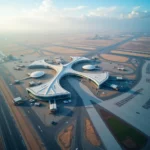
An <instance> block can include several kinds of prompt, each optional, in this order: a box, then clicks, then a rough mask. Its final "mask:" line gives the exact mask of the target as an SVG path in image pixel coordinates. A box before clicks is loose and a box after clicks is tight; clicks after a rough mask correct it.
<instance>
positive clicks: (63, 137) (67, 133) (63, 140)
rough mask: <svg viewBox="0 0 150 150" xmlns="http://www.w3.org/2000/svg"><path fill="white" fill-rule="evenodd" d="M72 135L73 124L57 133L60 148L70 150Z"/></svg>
mask: <svg viewBox="0 0 150 150" xmlns="http://www.w3.org/2000/svg"><path fill="white" fill-rule="evenodd" d="M72 135H73V125H70V126H69V127H67V128H66V129H65V130H63V131H62V132H60V134H59V135H58V143H59V144H60V146H61V148H62V150H70V148H71V141H72Z"/></svg>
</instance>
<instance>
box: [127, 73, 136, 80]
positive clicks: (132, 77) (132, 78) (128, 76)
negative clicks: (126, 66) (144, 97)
mask: <svg viewBox="0 0 150 150" xmlns="http://www.w3.org/2000/svg"><path fill="white" fill-rule="evenodd" d="M125 77H126V78H128V79H131V80H134V79H136V75H135V74H134V75H126V76H125Z"/></svg>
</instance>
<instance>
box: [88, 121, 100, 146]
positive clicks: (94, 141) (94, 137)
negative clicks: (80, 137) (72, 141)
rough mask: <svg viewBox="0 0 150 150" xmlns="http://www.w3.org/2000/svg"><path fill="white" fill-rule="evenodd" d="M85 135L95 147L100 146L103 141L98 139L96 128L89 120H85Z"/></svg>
mask: <svg viewBox="0 0 150 150" xmlns="http://www.w3.org/2000/svg"><path fill="white" fill-rule="evenodd" d="M85 135H86V138H87V140H88V141H89V142H90V143H91V144H92V145H94V146H100V145H101V141H100V140H99V138H98V137H97V135H96V133H95V131H94V128H93V126H92V124H91V121H90V120H89V119H86V120H85Z"/></svg>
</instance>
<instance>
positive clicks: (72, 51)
mask: <svg viewBox="0 0 150 150" xmlns="http://www.w3.org/2000/svg"><path fill="white" fill-rule="evenodd" d="M44 49H45V50H50V51H53V52H55V53H58V54H59V53H63V54H84V53H85V51H82V50H77V49H71V48H63V47H57V46H50V47H45V48H44Z"/></svg>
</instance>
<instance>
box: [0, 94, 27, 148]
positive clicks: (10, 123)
mask: <svg viewBox="0 0 150 150" xmlns="http://www.w3.org/2000/svg"><path fill="white" fill-rule="evenodd" d="M0 131H1V134H2V136H3V137H2V139H3V144H4V148H5V149H6V150H26V149H27V148H26V146H25V144H24V141H23V139H22V137H21V134H20V132H19V130H18V128H17V126H16V123H15V121H14V119H13V117H12V115H11V112H10V110H9V108H8V106H7V104H6V102H5V100H4V98H3V96H2V93H0Z"/></svg>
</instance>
